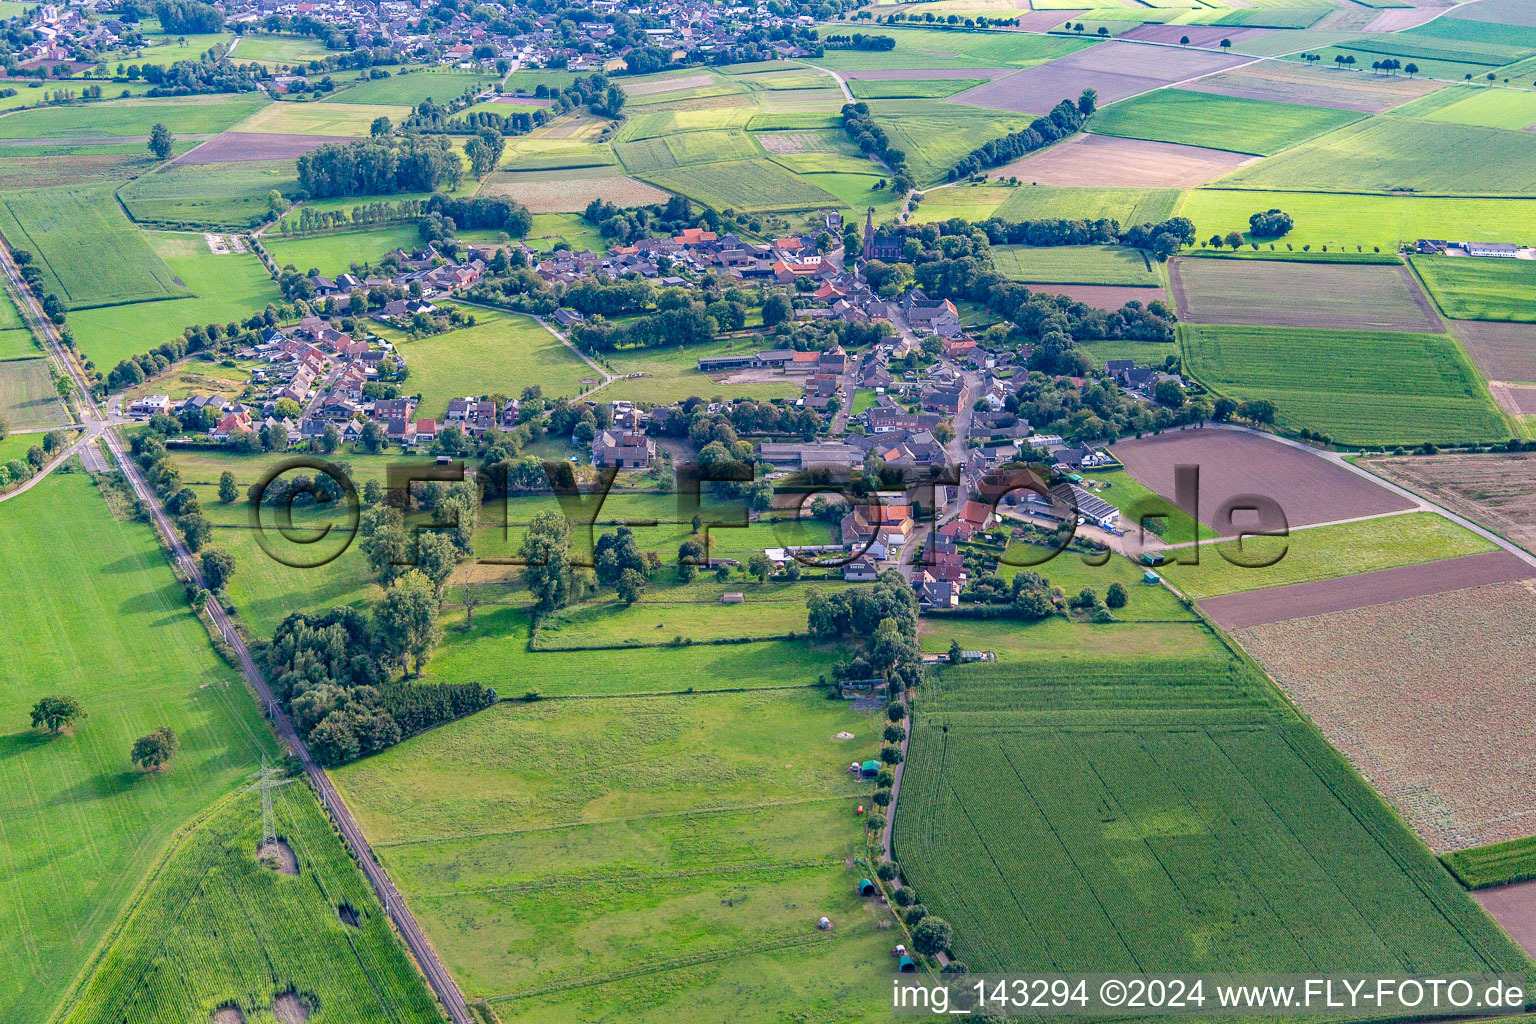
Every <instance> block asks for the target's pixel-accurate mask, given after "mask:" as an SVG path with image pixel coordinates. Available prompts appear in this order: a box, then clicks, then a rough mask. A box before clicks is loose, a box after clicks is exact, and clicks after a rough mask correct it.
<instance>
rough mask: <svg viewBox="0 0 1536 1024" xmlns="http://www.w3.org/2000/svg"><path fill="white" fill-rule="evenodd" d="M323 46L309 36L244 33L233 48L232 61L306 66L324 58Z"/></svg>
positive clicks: (325, 51) (324, 49) (326, 52)
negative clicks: (238, 43)
mask: <svg viewBox="0 0 1536 1024" xmlns="http://www.w3.org/2000/svg"><path fill="white" fill-rule="evenodd" d="M329 52H330V51H328V50H326V48H325V44H324V43H322V42H321V41H320V40H318V39H314V38H311V37H310V36H288V35H281V34H278V33H275V32H246V33H245V34H244V35H242V36H241V37H240V45H238V46H236V47H235V55H234V59H235V60H237V61H241V62H246V61H256V62H259V63H269V64H270V63H282V64H307V63H309V61H310V60H311V59H317V58H320V57H324V56H326V55H327V54H328V53H329Z"/></svg>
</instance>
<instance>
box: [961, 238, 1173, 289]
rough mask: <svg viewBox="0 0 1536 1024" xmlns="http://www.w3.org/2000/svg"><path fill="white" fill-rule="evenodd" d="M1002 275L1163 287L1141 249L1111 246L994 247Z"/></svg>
mask: <svg viewBox="0 0 1536 1024" xmlns="http://www.w3.org/2000/svg"><path fill="white" fill-rule="evenodd" d="M992 262H993V263H995V264H996V265H997V269H998V272H999V273H1001V274H1003V275H1004V276H1006V277H1009V278H1011V279H1013V280H1015V281H1031V282H1039V283H1041V284H1121V285H1151V286H1155V285H1160V284H1162V279H1161V275H1160V274H1159V273H1158V272H1157V271H1156V270H1154V269H1153V264H1151V263H1150V262H1149V261H1148V259H1147V257H1146V256H1145V255H1143V254H1142V252H1141V250H1139V249H1129V248H1124V247H1122V246H1107V245H1053V246H1046V247H1040V248H1032V247H1030V246H1024V245H997V246H993V247H992Z"/></svg>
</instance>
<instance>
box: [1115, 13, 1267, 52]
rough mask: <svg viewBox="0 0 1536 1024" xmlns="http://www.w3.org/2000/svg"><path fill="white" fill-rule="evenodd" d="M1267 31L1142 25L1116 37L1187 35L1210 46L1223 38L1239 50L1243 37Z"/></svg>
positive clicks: (1168, 39)
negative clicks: (1230, 41)
mask: <svg viewBox="0 0 1536 1024" xmlns="http://www.w3.org/2000/svg"><path fill="white" fill-rule="evenodd" d="M1233 6H1237V5H1235V4H1234V5H1233ZM1269 33H1270V30H1269V29H1267V28H1225V27H1223V26H1221V25H1143V26H1141V27H1140V28H1133V29H1131V30H1130V31H1129V32H1125V33H1122V34H1121V35H1119V36H1117V37H1116V38H1118V39H1126V40H1130V41H1133V42H1142V43H1177V42H1178V41H1179V40H1180V39H1183V38H1186V37H1187V38H1188V39H1189V45H1191V46H1209V47H1212V48H1215V47H1216V46H1218V45H1220V43H1221V41H1222V40H1223V39H1230V40H1232V48H1233V49H1235V50H1239V51H1241V50H1242V46H1241V43H1242V42H1243V41H1244V40H1245V39H1255V38H1257V37H1259V36H1265V35H1269Z"/></svg>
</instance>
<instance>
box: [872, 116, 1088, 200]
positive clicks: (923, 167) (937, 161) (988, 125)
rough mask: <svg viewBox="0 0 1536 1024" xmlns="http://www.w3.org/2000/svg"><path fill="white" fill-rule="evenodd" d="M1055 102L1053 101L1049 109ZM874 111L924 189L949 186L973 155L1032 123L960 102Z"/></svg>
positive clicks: (877, 122) (1021, 118)
mask: <svg viewBox="0 0 1536 1024" xmlns="http://www.w3.org/2000/svg"><path fill="white" fill-rule="evenodd" d="M1061 98H1066V97H1061ZM1073 98H1075V97H1073ZM1055 102H1056V101H1055V100H1052V101H1051V102H1050V103H1047V104H1046V106H1047V107H1050V106H1053V105H1054V104H1055ZM869 111H870V114H871V116H872V117H874V119H875V123H876V124H878V125H880V127H882V128H884V129H885V131H886V134H887V135H889V136H890V139H891V144H892V145H894V146H895V147H896V148H897V149H900V150H901V151H902V152H904V153H906V154H907V166H908V167H910V168H911V170H912V177H913V178H914V179H915V180H916V182H917V183H918V185H920V186H921V185H931V184H936V183H938V182H942V181H944V180H946V175H947V174H948V172H949V169H950V168H951V167H953V166H954V165H955V164H956V163H957V162H958V161H960V160H961V159H963V158H964V157H965V156H966V154H968V153H970V151H971V150H973V149H975V148H976V147H977V146H981V145H983V144H985V143H987V142H990V141H992V140H993V139H996V138H999V137H1000V136H1003V135H1007V134H1008V133H1009V132H1014V131H1018V130H1019V129H1020V128H1025V127H1027V126H1028V125H1029V122H1030V121H1031V120H1032V118H1030V117H1027V116H1021V115H1019V114H1012V113H1005V112H998V111H993V110H984V109H982V108H980V107H976V106H962V105H960V102H959V100H958V99H956V100H955V101H953V102H951V101H946V100H876V101H874V102H872V103H870V105H869Z"/></svg>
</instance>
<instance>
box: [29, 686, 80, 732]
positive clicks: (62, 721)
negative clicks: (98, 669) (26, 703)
mask: <svg viewBox="0 0 1536 1024" xmlns="http://www.w3.org/2000/svg"><path fill="white" fill-rule="evenodd" d="M84 717H85V708H84V707H82V706H81V704H80V702H79V701H78V700H76V699H75V698H73V697H71V696H69V695H68V694H65V693H61V694H58V695H57V696H53V697H44V698H43V699H42V700H40V701H38V702H37V703H36V704H34V705H32V728H34V729H36V728H37V727H38V726H42V727H43V728H45V729H47V730H48V731H49V732H52V733H56V732H58V731H59V730H60V729H62V728H64V727H65V726H66V725H71V724H73V723H74V722H75V720H76V719H79V718H84Z"/></svg>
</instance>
